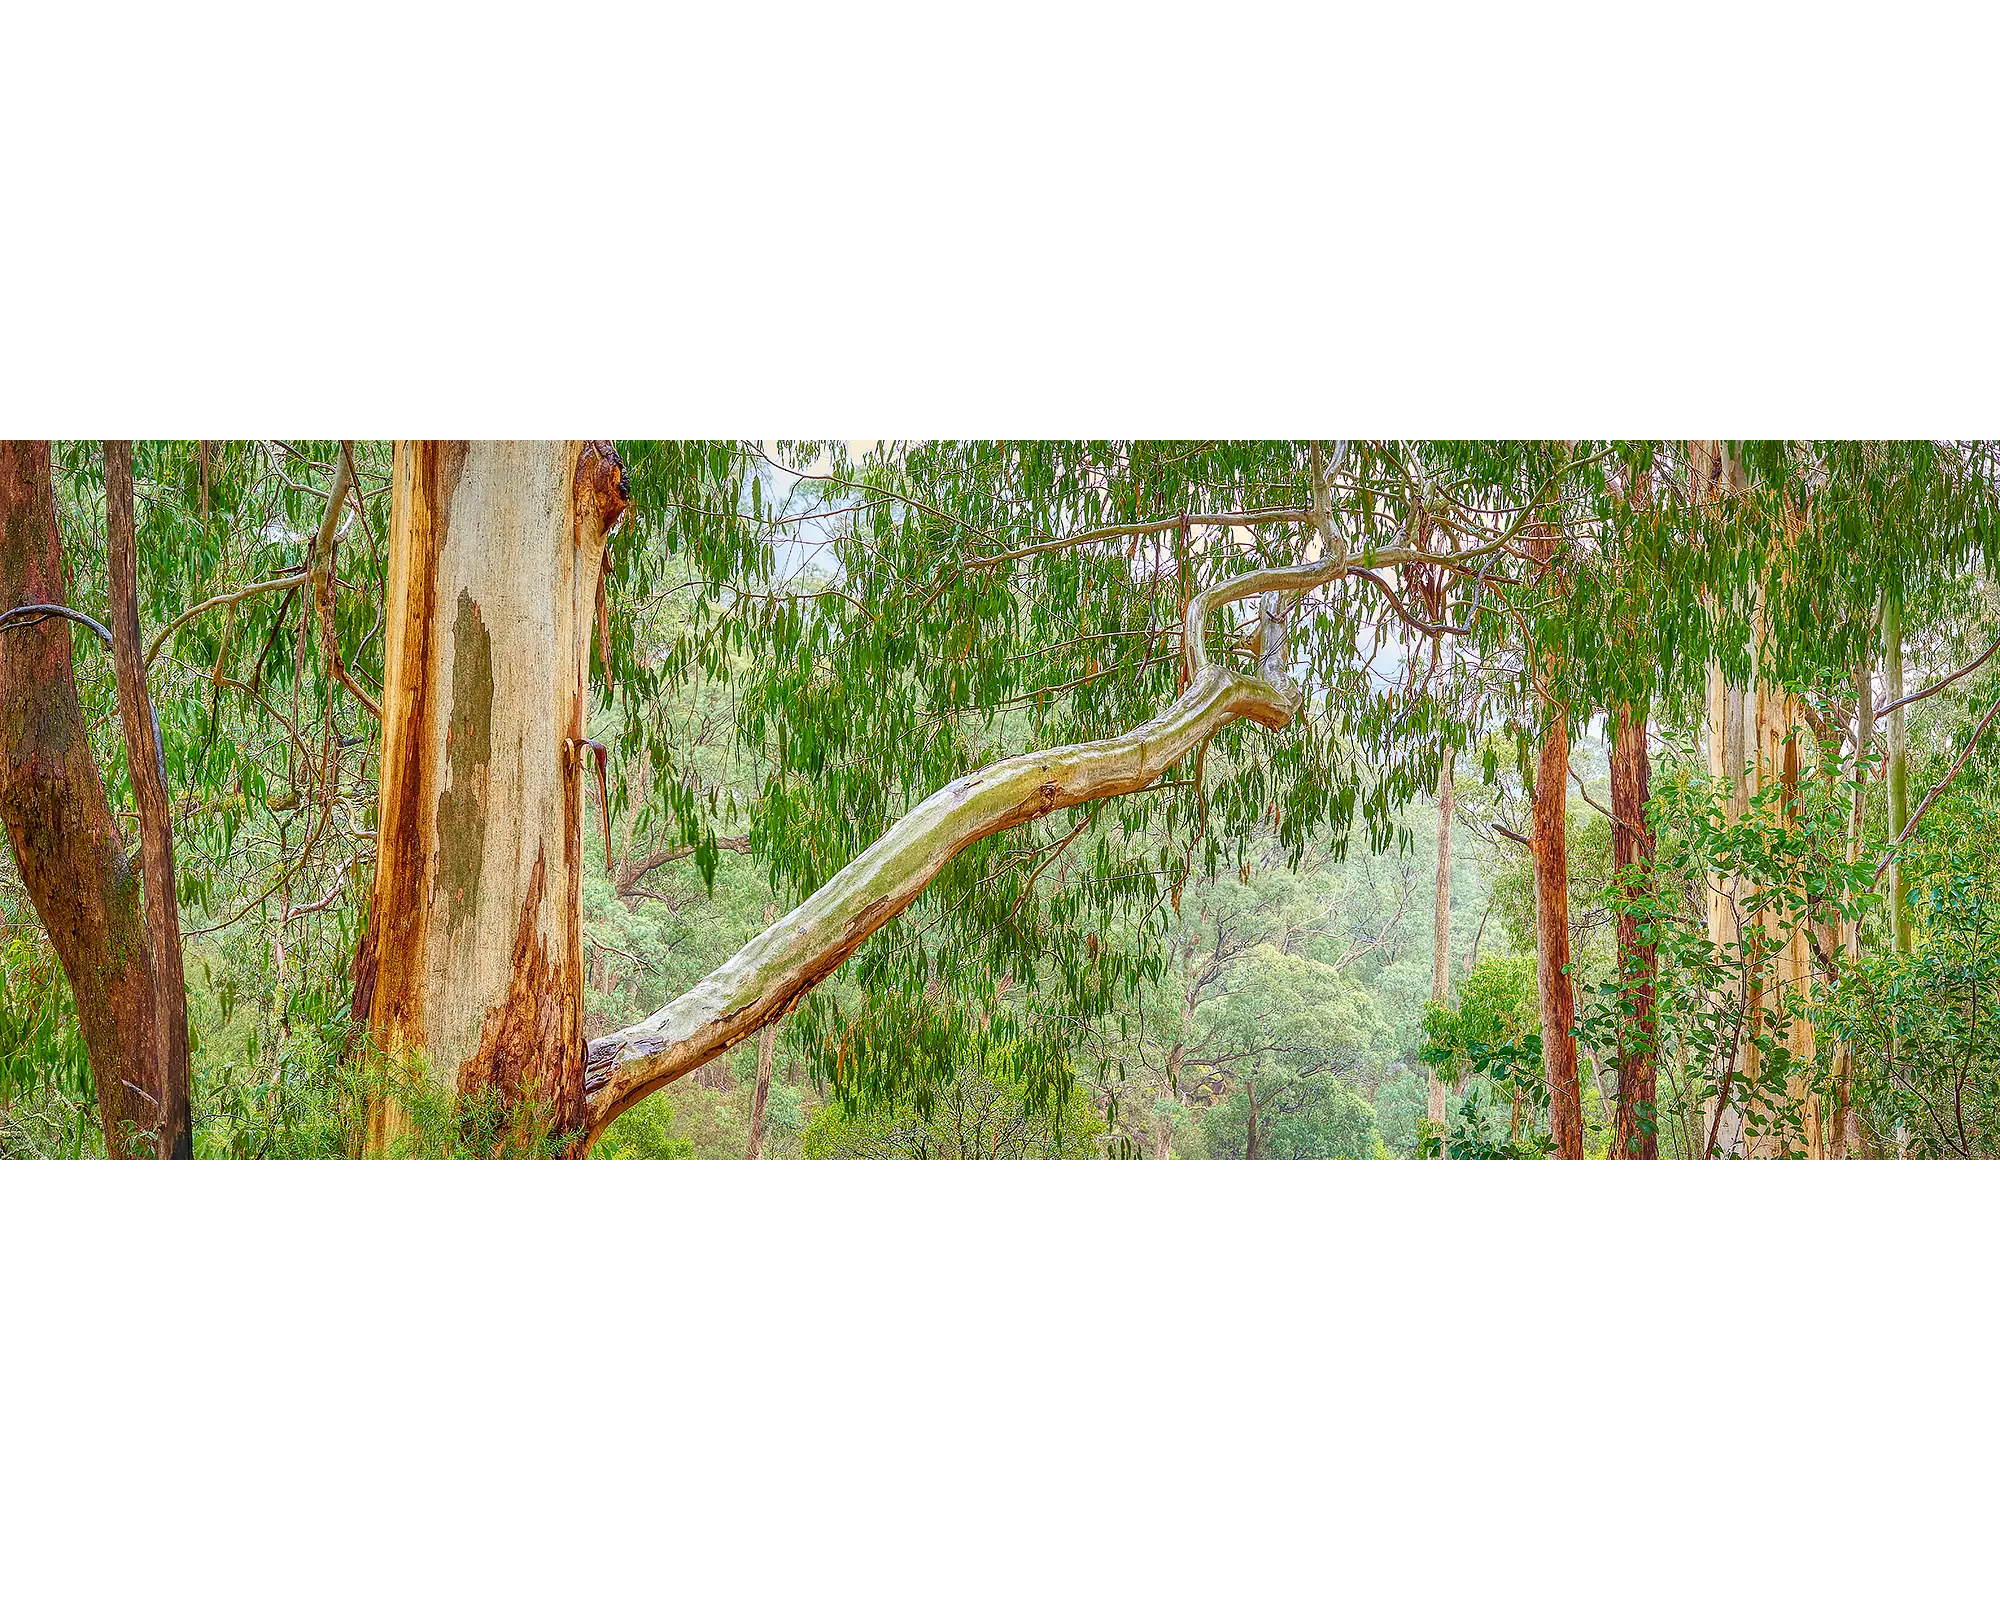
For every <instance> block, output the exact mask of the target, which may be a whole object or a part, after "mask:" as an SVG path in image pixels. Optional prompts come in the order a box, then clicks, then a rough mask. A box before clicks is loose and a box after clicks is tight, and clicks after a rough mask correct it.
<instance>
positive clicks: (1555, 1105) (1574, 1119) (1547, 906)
mask: <svg viewBox="0 0 2000 1600" xmlns="http://www.w3.org/2000/svg"><path fill="white" fill-rule="evenodd" d="M1568 788H1569V718H1568V716H1567V715H1566V714H1565V713H1564V712H1563V710H1562V709H1561V708H1560V707H1556V708H1555V709H1554V710H1553V712H1552V714H1551V717H1550V721H1549V726H1548V731H1547V732H1546V733H1544V734H1543V736H1542V748H1541V758H1540V761H1539V762H1538V764H1537V766H1536V770H1535V982H1536V989H1537V991H1538V993H1539V995H1540V999H1541V1012H1542V1069H1543V1074H1544V1077H1545V1079H1546V1081H1547V1084H1548V1090H1549V1136H1550V1138H1551V1139H1553V1140H1554V1141H1555V1152H1554V1153H1555V1155H1556V1157H1557V1158H1558V1159H1559V1160H1564V1161H1581V1160H1582V1159H1583V1091H1582V1088H1581V1086H1580V1084H1579V1081H1578V1078H1577V1058H1576V1033H1575V1028H1576V991H1575V989H1574V987H1573V985H1572V983H1571V980H1570V973H1569V965H1570V948H1569V834H1568V827H1569V812H1568V794H1567V790H1568Z"/></svg>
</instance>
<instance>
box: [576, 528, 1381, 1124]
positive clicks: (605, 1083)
mask: <svg viewBox="0 0 2000 1600" xmlns="http://www.w3.org/2000/svg"><path fill="white" fill-rule="evenodd" d="M1364 559H1365V560H1366V561H1367V562H1368V563H1369V564H1371V565H1380V566H1386V565H1390V564H1392V563H1394V562H1397V561H1401V560H1406V559H1412V556H1411V554H1410V552H1408V551H1407V550H1400V549H1399V550H1393V551H1377V552H1373V553H1371V555H1370V556H1368V557H1366V558H1357V560H1356V562H1355V565H1357V566H1359V565H1361V564H1362V563H1363V560H1364ZM1347 571H1348V560H1347V553H1346V550H1345V548H1344V547H1343V546H1341V545H1339V544H1338V543H1337V542H1332V547H1331V553H1330V554H1328V555H1327V556H1326V557H1325V558H1324V559H1322V560H1319V561H1315V562H1312V563H1309V564H1307V565H1303V566H1296V567H1281V568H1275V569H1271V570H1266V571H1262V572H1253V573H1248V574H1246V575H1244V576H1242V577H1239V578H1233V579H1231V580H1229V581H1227V582H1225V583H1220V584H1217V585H1216V586H1215V587H1213V588H1211V589H1207V590H1204V591H1203V592H1202V593H1201V594H1199V595H1197V596H1196V597H1195V598H1194V599H1193V600H1192V601H1190V602H1189V605H1188V611H1187V624H1186V627H1185V629H1184V631H1183V634H1182V641H1181V653H1182V668H1183V671H1184V672H1185V674H1186V677H1187V688H1186V689H1185V691H1183V693H1182V694H1181V696H1180V697H1179V698H1178V699H1177V700H1176V701H1175V702H1174V703H1173V705H1172V706H1170V707H1169V708H1168V709H1167V710H1166V711H1164V712H1162V713H1161V714H1160V715H1159V716H1158V717H1156V718H1154V719H1153V720H1152V721H1151V722H1148V723H1145V724H1143V725H1141V726H1140V727H1138V728H1135V729H1133V730H1132V731H1131V732H1129V733H1124V734H1118V735H1115V736H1114V737H1112V738H1109V739H1099V740H1095V741H1093V742H1092V743H1089V744H1077V745H1066V746H1064V747H1062V748H1060V749H1055V750H1043V751H1037V752H1035V753H1033V754H1030V755H1020V756H1012V757H1009V758H1007V759H1005V760H1002V761H996V762H994V763H992V764H991V765H989V766H986V767H982V768H981V769H980V770H979V771H977V772H975V773H972V774H970V775H969V776H967V777H963V778H959V779H957V780H956V781H954V782H952V783H949V784H947V785H945V787H944V788H942V789H939V790H938V791H937V792H936V793H934V794H932V795H931V796H929V797H928V798H927V799H925V800H922V801H920V802H918V804H917V805H916V806H914V807H912V808H911V810H910V811H909V812H908V813H906V814H905V815H904V816H903V818H902V819H901V820H900V821H898V822H896V823H895V824H894V825H892V826H891V827H890V828H889V830H888V831H887V832H886V833H884V834H883V835H882V837H881V838H880V839H878V840H876V842H875V843H874V844H873V845H871V846H869V848H868V849H866V850H864V851H863V852H862V853H861V854H860V855H859V856H857V857H855V859H854V860H853V861H851V862H849V863H848V865H847V866H846V867H844V868H843V869H842V870H841V871H840V872H838V873H836V874H835V875H834V876H833V877H832V878H831V879H829V880H828V881H827V882H826V883H825V884H824V885H822V886H821V888H820V889H819V890H818V892H817V893H815V894H813V895H812V896H810V897H809V898H808V899H807V900H806V901H805V902H804V903H803V904H801V905H799V906H798V907H797V908H796V909H795V910H793V911H791V912H790V913H789V914H787V915H786V916H784V917H781V918H780V919H779V920H778V921H777V922H776V923H774V924H773V925H772V926H771V927H770V928H768V929H766V930H765V931H764V932H763V933H762V934H760V935H758V937H756V938H755V939H752V940H751V941H750V942H749V943H748V944H746V945H745V946H744V947H743V948H742V949H741V950H739V951H737V953H736V954H735V955H733V956H732V957H730V959H729V960H728V961H726V962H724V963H723V964H722V965H721V966H720V967H718V968H717V969H716V970H715V971H714V972H712V973H710V974H709V976H708V977H706V978H704V979H703V980H702V981H701V982H700V983H698V984H696V985H695V987H694V988H693V989H691V990H689V991H688V992H687V993H686V994H684V995H682V996H681V997H680V998H679V999H677V1000H672V1001H669V1002H668V1003H667V1004H666V1005H665V1006H663V1007H661V1008H660V1009H659V1010H658V1011H656V1012H654V1013H653V1014H652V1015H651V1016H650V1017H647V1018H646V1019H645V1020H644V1021H642V1022H638V1023H635V1024H633V1025H632V1026H631V1027H628V1028H622V1029H620V1030H619V1031H617V1032H616V1033H612V1034H607V1035H606V1036H604V1037H603V1038H601V1039H596V1040H593V1041H592V1042H591V1045H590V1051H589V1062H588V1067H587V1073H586V1086H587V1090H588V1097H589V1122H588V1125H589V1130H590V1137H591V1138H593V1139H595V1138H596V1137H597V1135H598V1134H599V1133H601V1132H602V1131H603V1129H604V1128H605V1127H606V1126H607V1125H608V1124H609V1123H610V1122H611V1121H612V1119H613V1118H615V1117H617V1116H618V1115H619V1114H620V1113H621V1112H623V1111H625V1110H626V1109H628V1108H629V1107H631V1106H633V1105H636V1104H637V1103H638V1102H639V1101H640V1100H642V1099H644V1098H645V1097H646V1096H647V1095H649V1094H651V1093H653V1092H654V1091H655V1090H657V1089H660V1088H663V1087H664V1086H665V1085H667V1084H668V1083H671V1082H672V1081H674V1080H675V1079H676V1078H679V1077H682V1076H684V1075H685V1074H687V1073H689V1072H692V1071H694V1070H695V1069H696V1068H697V1067H699V1066H701V1065H702V1063H703V1062H706V1061H710V1060H713V1059H714V1058H715V1057H716V1056H718V1055H720V1054H722V1053H723V1052H725V1051H727V1050H730V1049H733V1048H734V1047H735V1046H736V1045H738V1044H740V1043H742V1042H743V1041H744V1040H745V1039H747V1038H749V1037H750V1036H751V1035H752V1034H754V1033H756V1032H757V1030H758V1029H760V1028H762V1027H763V1026H765V1024H766V1023H768V1022H770V1021H772V1020H774V1019H776V1018H778V1017H781V1016H783V1015H784V1013H785V1011H786V1010H787V1009H789V1008H790V1006H791V1005H792V1004H793V1003H794V1002H795V1001H796V1000H797V999H798V998H799V997H800V996H801V995H803V994H804V993H805V992H806V991H807V990H809V989H811V988H812V987H813V986H814V985H815V984H818V983H819V982H821V981H822V980H823V979H824V978H826V977H827V976H828V975H829V974H831V973H832V972H834V971H836V970H837V969H838V968H839V967H840V965H841V963H842V962H844V961H845V960H847V958H848V957H849V956H850V955H852V954H853V953H854V951H855V950H856V949H857V948H858V947H859V946H860V944H861V942H862V941H863V940H864V939H866V938H867V937H868V936H869V935H870V934H871V933H873V932H874V931H875V930H876V929H878V928H880V927H882V926H883V925H884V924H886V923H888V922H890V921H891V920H893V919H894V918H895V917H896V916H898V915H899V914H900V913H901V912H902V911H903V910H904V908H905V907H907V906H908V905H909V904H910V903H911V901H913V900H915V899H916V897H917V896H918V895H919V894H921V893H922V892H923V890H924V888H925V886H926V885H928V884H929V883H930V881H931V880H932V879H933V878H935V877H936V876H937V874H938V873H939V872H941V871H942V870H943V869H944V867H945V865H946V863H947V862H949V861H950V860H951V859H952V858H953V857H954V856H956V855H957V854H958V853H959V852H960V851H962V850H964V849H966V848H967V847H968V846H970V845H973V844H975V843H977V842H978V841H979V840H981V839H984V838H987V837H989V836H991V835H992V834H995V833H999V832H1001V831H1003V830H1005V829H1008V828H1013V827H1018V826H1020V825H1021V824H1022V823H1025V822H1031V821H1033V820H1034V819H1035V818H1037V817H1043V816H1047V815H1048V814H1049V813H1050V812H1053V811H1060V810H1064V809H1066V808H1068V807H1070V806H1077V805H1085V804H1088V803H1090V802H1091V801H1095V800H1102V799H1107V798H1109V797H1111V796H1114V795H1121V794H1131V793H1134V792H1135V791H1137V790H1139V789H1143V788H1145V787H1147V786H1148V785H1149V784H1151V783H1154V782H1155V781H1157V780H1158V779H1159V778H1160V777H1161V776H1162V775H1163V774H1164V773H1165V772H1166V771H1167V770H1168V768H1170V767H1172V766H1173V765H1174V763H1175V762H1177V761H1179V760H1180V759H1181V758H1182V757H1183V756H1185V755H1186V754H1187V753H1188V752H1189V751H1191V750H1193V749H1194V748H1195V747H1196V746H1197V745H1199V744H1200V743H1201V742H1202V741H1203V740H1205V739H1207V738H1208V737H1210V736H1211V735H1212V734H1214V733H1215V732H1216V730H1218V729H1219V728H1222V727H1226V726H1227V725H1228V724H1229V723H1231V722H1236V721H1244V720H1247V721H1251V722H1255V723H1258V724H1259V725H1261V726H1263V727H1267V728H1283V727H1286V726H1288V725H1289V724H1290V722H1291V720H1292V718H1293V717H1294V716H1295V715H1296V714H1297V712H1298V708H1299V706H1300V704H1301V703H1302V698H1303V697H1302V694H1301V691H1300V690H1299V688H1298V686H1297V685H1296V684H1295V683H1293V682H1292V681H1291V680H1290V679H1289V678H1285V677H1280V678H1277V679H1275V680H1274V679H1272V678H1270V677H1247V676H1245V675H1243V674H1242V673H1238V672H1235V671H1232V670H1231V669H1230V668H1228V667H1225V666H1221V665H1217V664H1214V663H1211V662H1210V660H1209V658H1208V648H1207V643H1206V639H1205V633H1206V626H1207V620H1208V618H1209V616H1210V615H1211V614H1212V613H1213V612H1214V610H1215V609H1216V608H1217V607H1219V606H1223V605H1228V604H1230V603H1232V602H1234V601H1238V600H1245V599H1249V598H1252V597H1254V596H1257V595H1263V594H1272V593H1301V592H1304V591H1307V590H1311V589H1317V588H1320V587H1322V586H1323V585H1325V584H1328V583H1333V582H1336V581H1338V580H1339V579H1341V578H1342V577H1344V576H1345V575H1346V573H1347ZM1263 665H1264V667H1265V669H1266V670H1268V663H1263Z"/></svg>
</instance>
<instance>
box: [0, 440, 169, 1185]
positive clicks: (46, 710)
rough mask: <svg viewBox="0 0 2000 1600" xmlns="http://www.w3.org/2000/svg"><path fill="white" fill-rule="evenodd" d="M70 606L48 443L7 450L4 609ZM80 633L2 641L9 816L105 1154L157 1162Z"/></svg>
mask: <svg viewBox="0 0 2000 1600" xmlns="http://www.w3.org/2000/svg"><path fill="white" fill-rule="evenodd" d="M66 600H67V588H66V585H65V583H64V581H63V561H62V545H61V541H60V539H59V537H58V535H57V531H56V505H55V481H54V474H53V471H52V467H51V462H50V455H49V446H48V443H47V441H46V440H12V441H0V602H4V605H0V609H12V608H13V607H15V606H23V605H36V604H42V605H55V606H60V605H63V604H65V602H66ZM70 629H71V623H70V622H69V621H67V620H66V619H64V618H62V617H56V616H51V617H47V618H44V619H42V620H40V621H34V622H26V621H24V622H23V624H22V625H21V626H9V627H7V628H6V629H5V630H4V631H0V814H4V816H5V818H6V823H7V838H8V841H9V843H10V844H11V845H12V846H13V850H14V861H15V864H16V865H17V866H18V867H19V868H20V872H21V880H22V882H23V883H24V884H25V885H26V887H27V891H28V898H29V899H30V900H32V901H33V902H34V906H35V913H36V915H37V916H39V917H40V918H41V922H42V926H43V928H44V929H46V930H47V932H48V936H49V942H50V943H51V944H52V945H54V947H55V952H56V958H57V959H58V960H59V961H61V962H62V967H63V973H64V975H65V976H66V977H67V978H68V979H69V984H70V990H71V992H72V993H73V994H74V995H75V997H76V1015H77V1023H78V1026H79V1028H80V1030H81V1031H82V1034H83V1043H84V1050H85V1052H86V1054H87V1055H88V1056H89V1058H90V1072H91V1077H92V1079H93V1081H94V1083H95V1085H96V1091H97V1114H98V1119H99V1122H100V1124H101V1126H102V1128H103V1130H104V1148H105V1150H106V1152H107V1153H108V1154H110V1155H112V1156H114V1157H118V1156H148V1155H154V1154H157V1153H160V1152H162V1151H164V1150H165V1149H166V1148H167V1142H166V1140H165V1138H164V1135H165V1131H166V1125H165V1122H164V1119H163V1118H162V1115H161V1111H162V1108H163V1107H164V1106H165V1105H166V1104H167V1101H168V1090H167V1085H166V1081H165V1078H164V1075H163V1074H162V1072H161V1068H160V1059H159V1052H158V1050H157V1048H156V1047H155V1039H156V1033H155V1029H156V1026H157V1024H156V1020H155V1016H154V1006H153V979H152V968H151V965H150V962H149V959H148V954H147V943H146V918H145V910H144V903H143V900H142V897H141V893H140V882H139V877H138V875H137V874H136V873H135V872H134V871H133V870H132V867H131V865H130V863H129V862H128V861H127V860H126V856H125V845H124V841H123V840H122V839H121V838H120V836H119V832H118V824H117V822H116V821H115V820H114V819H113V817H112V815H111V806H110V803H109V802H108V801H107V800H106V798H105V793H104V780H103V778H102V777H101V776H100V774H99V772H98V769H97V760H96V758H95V757H94V756H93V755H92V754H91V750H90V740H89V737H88V735H87V734H86V732H85V729H84V722H83V711H82V707H81V705H80V704H79V703H78V700H77V694H76V678H75V675H74V672H73V669H72V666H71V660H70ZM92 648H96V646H95V643H94V642H93V644H92Z"/></svg>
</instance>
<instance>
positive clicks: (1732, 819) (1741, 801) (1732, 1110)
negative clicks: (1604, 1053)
mask: <svg viewBox="0 0 2000 1600" xmlns="http://www.w3.org/2000/svg"><path fill="white" fill-rule="evenodd" d="M1689 449H1690V457H1691V461H1690V464H1691V467H1692V470H1693V477H1694V482H1693V483H1692V485H1691V486H1690V492H1691V494H1692V496H1693V498H1694V499H1695V500H1696V501H1703V502H1710V503H1713V502H1715V501H1717V500H1720V499H1721V498H1723V497H1724V496H1725V495H1728V494H1735V493H1740V492H1741V491H1742V490H1743V489H1744V488H1745V487H1746V476H1745V474H1744V471H1743V466H1742V463H1741V462H1740V461H1738V460H1737V459H1736V457H1735V455H1734V454H1733V453H1732V452H1731V451H1730V450H1728V449H1727V448H1726V447H1725V446H1724V445H1723V443H1722V442H1721V441H1720V440H1706V439H1697V440H1694V441H1692V443H1691V444H1690V446H1689ZM1708 604H1709V606H1710V607H1711V609H1714V608H1716V607H1718V606H1719V605H1720V604H1721V602H1720V601H1719V600H1718V599H1717V598H1716V597H1715V596H1713V595H1711V596H1709V597H1708ZM1743 713H1744V688H1743V685H1741V684H1735V683H1730V682H1729V681H1728V679H1727V677H1726V675H1725V674H1724V672H1723V670H1722V666H1721V664H1720V663H1719V662H1717V661H1713V660H1712V661H1710V663H1709V668H1708V770H1709V775H1710V776H1711V777H1713V778H1716V779H1720V780H1721V781H1722V806H1723V815H1724V820H1725V821H1726V822H1728V823H1730V824H1732V825H1733V824H1735V823H1738V822H1740V821H1742V819H1743V814H1744V812H1745V810H1746V809H1747V808H1748V805H1749V788H1748V784H1747V781H1746V778H1745V774H1744V766H1745V762H1744V753H1743V752H1744V738H1743ZM1706 887H1707V899H1708V939H1709V943H1710V944H1712V945H1713V946H1714V947H1715V948H1716V950H1717V951H1718V952H1725V953H1726V954H1727V957H1728V958H1730V959H1734V958H1735V957H1736V956H1737V954H1738V953H1739V952H1740V946H1741V940H1740V930H1739V928H1738V926H1737V916H1738V912H1737V908H1738V907H1739V906H1740V905H1741V904H1742V901H1743V897H1744V893H1745V890H1746V888H1747V886H1746V885H1745V884H1744V883H1742V882H1741V881H1740V880H1739V879H1738V877H1737V876H1736V875H1735V874H1733V873H1731V874H1726V875H1718V876H1717V877H1715V878H1713V879H1710V880H1709V882H1708V884H1707V886H1706ZM1749 998H1750V997H1749V995H1748V994H1747V993H1746V992H1745V988H1744V986H1743V984H1742V982H1741V981H1740V980H1739V982H1738V984H1737V987H1736V993H1735V995H1734V997H1733V1001H1732V1003H1733V1004H1734V1005H1737V1006H1741V1007H1746V1008H1747V1006H1748V1004H1749ZM1748 1064H1749V1063H1748V1056H1747V1051H1746V1050H1745V1048H1744V1047H1743V1046H1742V1045H1741V1044H1738V1045H1737V1046H1736V1049H1735V1052H1734V1054H1733V1055H1732V1056H1731V1057H1730V1058H1729V1059H1728V1060H1727V1061H1722V1062H1718V1063H1716V1065H1717V1067H1718V1068H1719V1069H1720V1070H1721V1071H1723V1072H1726V1073H1727V1074H1728V1075H1729V1078H1730V1082H1731V1091H1730V1097H1729V1100H1728V1103H1726V1104H1724V1105H1722V1106H1721V1107H1720V1108H1719V1114H1718V1106H1717V1100H1718V1098H1719V1097H1718V1096H1717V1095H1713V1094H1711V1095H1709V1096H1708V1097H1707V1099H1706V1101H1705V1103H1704V1105H1703V1108H1702V1116H1701V1127H1702V1129H1703V1133H1702V1139H1703V1141H1704V1148H1705V1147H1706V1141H1707V1138H1708V1132H1707V1130H1708V1129H1709V1128H1711V1127H1713V1128H1714V1129H1715V1130H1716V1137H1715V1147H1716V1150H1717V1151H1718V1152H1719V1153H1723V1154H1732V1155H1733V1154H1736V1153H1738V1152H1739V1151H1740V1149H1741V1147H1742V1137H1743V1117H1742V1113H1741V1111H1740V1110H1739V1109H1738V1106H1739V1099H1738V1090H1737V1088H1736V1084H1737V1083H1739V1082H1740V1081H1741V1079H1742V1078H1743V1076H1744V1075H1745V1072H1746V1069H1747V1067H1748Z"/></svg>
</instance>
